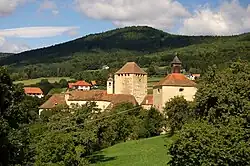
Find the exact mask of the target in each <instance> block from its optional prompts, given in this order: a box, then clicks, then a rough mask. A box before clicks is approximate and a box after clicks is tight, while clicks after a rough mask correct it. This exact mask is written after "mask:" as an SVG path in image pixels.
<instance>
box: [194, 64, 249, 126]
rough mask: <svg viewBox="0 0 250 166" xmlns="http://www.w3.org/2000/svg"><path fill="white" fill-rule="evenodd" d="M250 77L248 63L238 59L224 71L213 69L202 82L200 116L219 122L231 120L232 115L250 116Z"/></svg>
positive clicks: (199, 102)
mask: <svg viewBox="0 0 250 166" xmlns="http://www.w3.org/2000/svg"><path fill="white" fill-rule="evenodd" d="M249 80H250V66H249V63H247V62H243V63H242V62H235V63H233V64H232V65H231V66H230V67H229V68H228V69H225V70H223V71H218V69H216V67H213V68H210V69H209V70H208V71H207V72H206V74H205V75H204V76H203V77H202V78H201V80H200V81H199V89H198V92H197V94H196V103H197V112H196V113H197V115H198V116H199V117H202V118H208V120H209V121H210V122H215V123H217V122H218V121H219V122H225V123H227V122H228V118H230V117H231V116H239V117H242V118H246V116H247V115H248V114H249V110H250V84H249ZM217 120H218V121H217Z"/></svg>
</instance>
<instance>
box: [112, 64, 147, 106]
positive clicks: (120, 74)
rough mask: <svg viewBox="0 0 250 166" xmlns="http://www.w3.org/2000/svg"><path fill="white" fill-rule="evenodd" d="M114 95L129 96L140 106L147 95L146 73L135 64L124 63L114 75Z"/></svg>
mask: <svg viewBox="0 0 250 166" xmlns="http://www.w3.org/2000/svg"><path fill="white" fill-rule="evenodd" d="M115 94H131V95H133V96H134V97H135V99H136V101H137V103H138V104H141V102H142V101H143V99H144V98H145V96H146V95H147V73H146V72H145V71H143V70H142V69H141V68H140V67H139V66H138V65H137V64H136V63H135V62H128V63H126V64H125V65H124V66H123V67H122V68H121V69H120V70H119V71H117V72H116V73H115Z"/></svg>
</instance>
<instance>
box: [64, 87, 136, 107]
mask: <svg viewBox="0 0 250 166" xmlns="http://www.w3.org/2000/svg"><path fill="white" fill-rule="evenodd" d="M69 101H108V102H111V103H112V105H117V104H119V103H125V102H129V103H132V104H134V105H135V104H137V102H136V100H135V97H134V96H133V95H127V94H107V91H106V90H91V91H71V92H69Z"/></svg>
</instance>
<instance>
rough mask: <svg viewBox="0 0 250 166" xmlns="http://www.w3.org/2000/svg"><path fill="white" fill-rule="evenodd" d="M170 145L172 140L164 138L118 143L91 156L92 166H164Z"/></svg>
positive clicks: (168, 157) (167, 159) (168, 158)
mask: <svg viewBox="0 0 250 166" xmlns="http://www.w3.org/2000/svg"><path fill="white" fill-rule="evenodd" d="M171 143H172V138H168V137H166V136H158V137H153V138H148V139H141V140H136V141H128V142H125V143H120V144H117V145H114V146H112V147H109V148H107V149H104V150H102V151H101V152H99V153H97V154H95V155H94V156H92V158H93V161H94V162H95V163H93V164H92V166H113V165H119V166H166V165H167V163H168V161H169V160H170V156H169V155H168V154H167V147H168V146H169V145H170V144H171ZM164 145H166V147H165V146H164Z"/></svg>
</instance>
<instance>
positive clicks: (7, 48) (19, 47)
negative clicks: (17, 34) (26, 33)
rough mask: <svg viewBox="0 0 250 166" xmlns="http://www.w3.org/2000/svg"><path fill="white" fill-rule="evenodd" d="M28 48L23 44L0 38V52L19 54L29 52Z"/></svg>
mask: <svg viewBox="0 0 250 166" xmlns="http://www.w3.org/2000/svg"><path fill="white" fill-rule="evenodd" d="M29 49H30V47H29V46H28V45H26V44H24V43H19V42H10V41H8V40H6V39H5V38H4V37H1V36H0V52H6V53H19V52H23V51H27V50H29Z"/></svg>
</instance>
